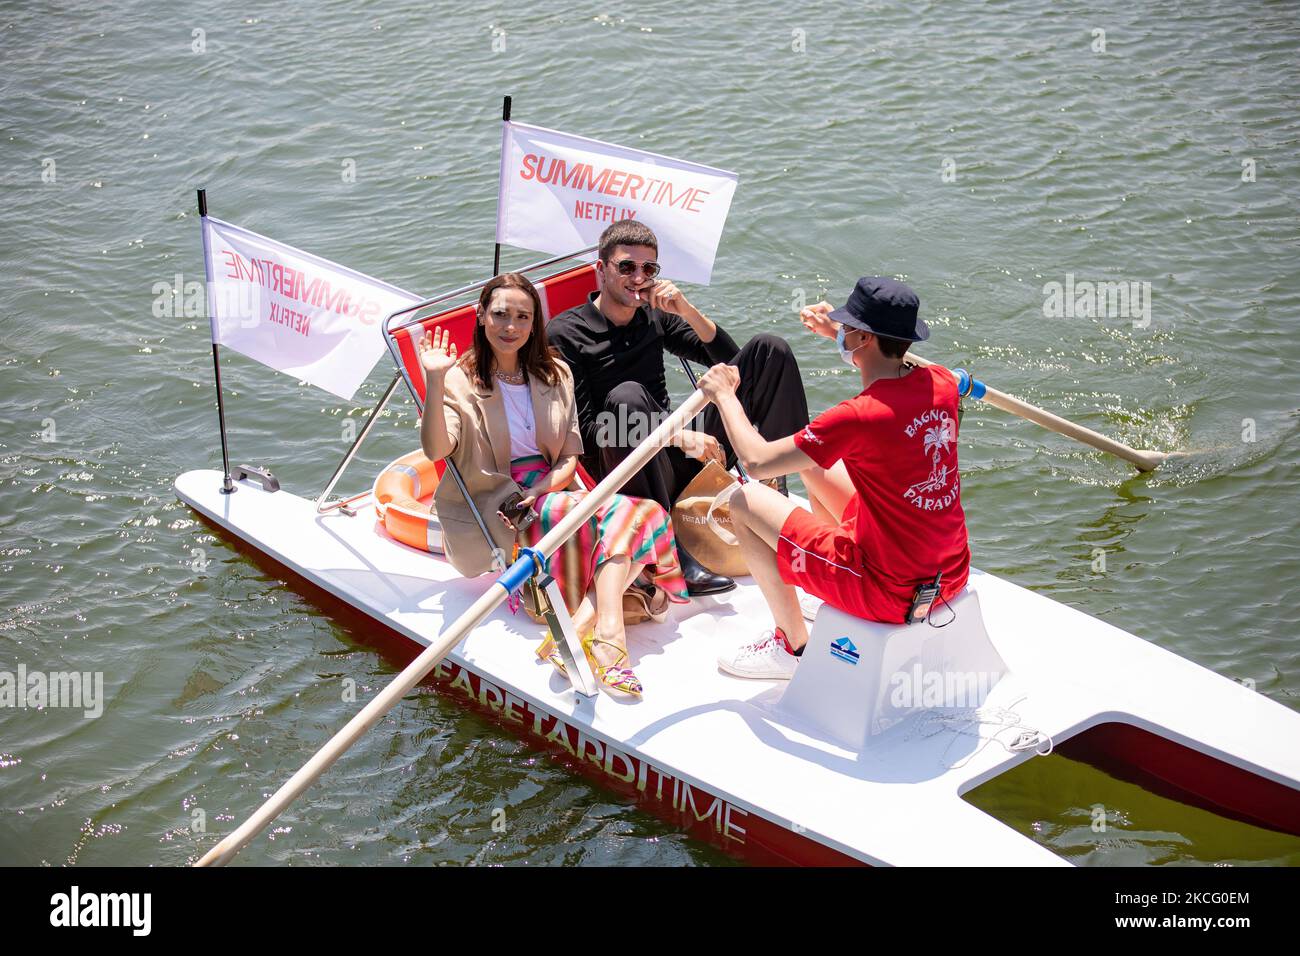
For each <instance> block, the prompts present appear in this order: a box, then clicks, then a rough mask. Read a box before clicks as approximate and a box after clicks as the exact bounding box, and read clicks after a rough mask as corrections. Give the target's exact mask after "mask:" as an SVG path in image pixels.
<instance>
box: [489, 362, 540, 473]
mask: <svg viewBox="0 0 1300 956" xmlns="http://www.w3.org/2000/svg"><path fill="white" fill-rule="evenodd" d="M497 386H498V387H499V388H500V389H501V397H502V398H503V399H504V400H505V403H506V423H507V424H508V425H509V426H510V460H511V461H514V460H515V459H516V458H527V457H529V456H530V455H540V454H541V453H542V452H541V449H539V448H538V447H537V423H536V422H535V421H534V420H533V396H532V393H531V392H529V390H528V385H527V384H524V385H509V384H507V383H505V382H503V381H501V380H500V379H497Z"/></svg>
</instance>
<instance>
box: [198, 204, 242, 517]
mask: <svg viewBox="0 0 1300 956" xmlns="http://www.w3.org/2000/svg"><path fill="white" fill-rule="evenodd" d="M207 217H208V191H207V190H206V189H200V190H199V230H200V231H201V232H202V234H203V270H204V276H205V278H206V279H207V293H208V295H211V294H212V276H211V275H210V274H209V272H210V263H209V262H208V236H207V232H206V231H205V230H204V229H203V220H204V219H206V218H207ZM208 319H209V322H211V320H212V303H211V302H209V303H208ZM209 331H212V329H211V326H210V327H209ZM212 374H213V377H215V378H216V380H217V420H218V421H219V422H220V423H221V470H222V474H223V476H224V477H223V478H222V480H221V493H222V494H223V495H230V494H234V492H235V490H236V489H235V483H234V482H233V481H231V480H230V449H229V447H228V445H227V444H226V402H225V399H224V398H223V397H222V393H221V354H220V352H219V351H218V347H217V339H216V336H215V335H214V336H213V337H212Z"/></svg>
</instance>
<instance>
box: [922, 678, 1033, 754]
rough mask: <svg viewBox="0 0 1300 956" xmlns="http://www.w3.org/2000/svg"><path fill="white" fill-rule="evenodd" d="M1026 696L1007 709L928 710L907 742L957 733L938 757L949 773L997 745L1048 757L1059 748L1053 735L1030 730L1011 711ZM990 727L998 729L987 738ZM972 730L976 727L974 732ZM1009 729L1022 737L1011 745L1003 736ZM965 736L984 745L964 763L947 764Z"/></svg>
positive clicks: (1005, 748) (1030, 728)
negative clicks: (1032, 751) (987, 727)
mask: <svg viewBox="0 0 1300 956" xmlns="http://www.w3.org/2000/svg"><path fill="white" fill-rule="evenodd" d="M1027 696H1028V695H1026V694H1021V695H1020V696H1019V697H1017V698H1016V699H1015V700H1013V701H1012V702H1011V703H1010V704H1009V705H1007V706H1006V707H976V708H975V709H973V710H970V709H964V710H959V711H955V712H954V711H951V710H949V711H944V710H937V709H936V710H929V711H926V712H925V713H923V714H921V715H920V717H919V719H918V722H917V727H916V728H915V734H913V733H909V734H908V739H910V738H911V737H912V736H914V735H917V736H921V737H933V736H935V735H936V734H940V733H944V732H945V731H946V732H948V733H952V734H954V737H953V739H952V740H950V741H948V746H946V747H945V748H944V749H943V753H942V754H941V755H940V757H939V763H940V764H941V765H942V766H943V767H944V768H945V769H946V770H956V769H958V768H959V767H964V766H966V764H968V763H970V762H971V761H972V760H974V759H975V758H976V757H977V756H979V755H980V754H981V753H982V752H983V751H984V748H985V747H987V746H988V745H989V744H991V743H994V742H996V743H997V744H998V745H999V746H1001V747H1002V749H1003V750H1005V751H1006V752H1007V753H1009V754H1017V753H1023V752H1024V751H1026V750H1029V749H1030V748H1032V749H1033V750H1034V752H1035V753H1036V754H1037V755H1038V756H1040V757H1046V756H1048V755H1049V754H1050V753H1051V752H1052V751H1053V750H1055V749H1056V743H1055V741H1053V740H1052V737H1051V735H1050V734H1045V733H1043V732H1042V731H1041V730H1039V729H1038V728H1037V727H1030V726H1029V725H1027V724H1024V723H1021V720H1020V715H1019V714H1018V713H1016V712H1015V711H1014V710H1012V709H1011V708H1013V707H1015V706H1016V705H1017V704H1019V703H1020V702H1022V701H1023V700H1025V698H1026V697H1027ZM987 725H993V726H996V727H997V729H996V730H994V731H993V732H992V733H991V734H989V735H988V736H985V734H984V732H983V730H984V727H985V726H987ZM972 727H973V728H975V729H974V731H973V732H972V730H971V728H972ZM1008 730H1012V731H1019V734H1017V736H1016V738H1015V739H1014V740H1012V741H1011V742H1010V743H1008V742H1007V741H1006V740H1003V739H1001V737H1000V735H1001V734H1002V733H1003V732H1004V731H1008ZM963 736H965V737H975V738H976V739H978V740H980V741H982V742H981V743H980V745H979V746H978V747H976V748H975V750H974V751H972V752H971V753H969V754H967V755H966V757H965V758H963V759H962V760H960V761H958V762H957V763H948V762H947V757H948V752H949V751H950V750H952V746H953V744H955V743H956V742H957V740H958V738H959V737H963ZM1043 741H1046V742H1047V749H1046V750H1041V749H1039V748H1040V745H1041V743H1042V742H1043Z"/></svg>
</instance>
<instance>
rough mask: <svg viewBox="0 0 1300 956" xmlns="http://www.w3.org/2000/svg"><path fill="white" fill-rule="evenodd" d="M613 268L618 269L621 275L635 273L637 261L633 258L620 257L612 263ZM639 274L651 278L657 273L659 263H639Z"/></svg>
mask: <svg viewBox="0 0 1300 956" xmlns="http://www.w3.org/2000/svg"><path fill="white" fill-rule="evenodd" d="M614 268H615V269H617V270H618V274H619V275H621V276H631V275H636V269H637V263H636V260H635V259H620V260H619V261H618V262H615V263H614ZM641 274H642V275H643V276H645V277H646V278H647V279H653V278H654V277H655V276H657V275H658V274H659V263H657V262H643V263H641Z"/></svg>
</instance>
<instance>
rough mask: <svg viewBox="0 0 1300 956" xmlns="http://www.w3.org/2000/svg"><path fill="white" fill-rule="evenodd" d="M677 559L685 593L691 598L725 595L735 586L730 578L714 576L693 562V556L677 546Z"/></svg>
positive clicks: (696, 562)
mask: <svg viewBox="0 0 1300 956" xmlns="http://www.w3.org/2000/svg"><path fill="white" fill-rule="evenodd" d="M677 559H678V560H679V561H680V562H681V563H682V577H684V578H685V579H686V593H687V594H689V595H690V596H691V597H701V596H703V595H705V594H725V593H726V592H727V591H730V590H732V589H733V588H735V586H736V582H735V581H733V580H731V578H728V577H724V576H723V575H721V574H714V573H713V572H712V571H710V570H709V569H708V568H706V567H705V566H704V565H702V564H700V562H698V561H696V560H695V556H694V555H692V554H691V553H690V552H689V551H687V550H686V549H685V548H683V547H682V546H681V545H680V544H679V545H677Z"/></svg>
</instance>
